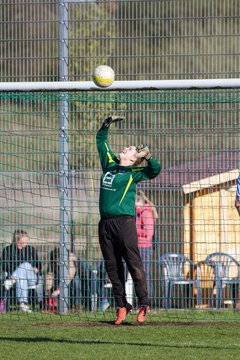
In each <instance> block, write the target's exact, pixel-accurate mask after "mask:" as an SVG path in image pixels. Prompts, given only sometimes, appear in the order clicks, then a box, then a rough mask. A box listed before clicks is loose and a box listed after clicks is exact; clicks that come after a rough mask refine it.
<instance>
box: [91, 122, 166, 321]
mask: <svg viewBox="0 0 240 360" xmlns="http://www.w3.org/2000/svg"><path fill="white" fill-rule="evenodd" d="M121 120H123V119H122V118H120V117H118V116H110V117H108V118H107V119H105V120H104V122H103V124H102V127H101V128H100V130H98V132H97V137H96V139H97V148H98V153H99V158H100V162H101V166H102V170H103V174H102V176H101V182H100V199H99V209H100V216H101V220H100V222H99V229H98V230H99V243H100V247H101V250H102V254H103V257H104V261H105V267H106V271H107V274H108V277H109V279H110V281H111V282H112V287H113V294H114V298H115V301H116V305H117V309H118V310H117V319H116V321H115V324H116V325H119V324H121V323H122V321H123V320H124V319H125V317H126V316H127V314H128V313H129V312H130V311H131V309H132V306H131V305H130V304H129V303H127V301H126V292H125V276H124V266H123V262H122V258H123V259H124V260H125V262H126V264H127V267H128V270H129V272H130V274H131V276H132V279H133V282H134V286H135V291H136V295H137V297H138V301H139V311H138V315H137V321H138V322H139V323H143V322H144V321H145V319H146V316H147V312H148V311H149V299H148V293H147V284H146V277H145V274H144V271H143V265H142V260H141V257H140V253H139V249H138V240H137V230H136V218H135V195H136V185H137V183H138V182H140V181H143V180H150V179H153V178H155V177H156V176H157V175H158V174H159V173H160V170H161V167H160V164H159V163H158V162H157V161H156V160H155V159H153V158H152V156H151V154H150V151H149V149H148V147H147V146H144V145H140V146H138V147H136V146H129V147H124V148H123V149H122V151H121V152H120V154H119V158H117V157H116V156H115V155H114V154H113V152H112V151H111V149H110V147H109V144H108V130H109V126H110V125H111V123H113V122H118V121H121ZM143 160H146V161H147V166H138V165H140V164H141V163H142V162H143Z"/></svg>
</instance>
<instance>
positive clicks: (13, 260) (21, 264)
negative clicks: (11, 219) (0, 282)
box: [2, 230, 43, 313]
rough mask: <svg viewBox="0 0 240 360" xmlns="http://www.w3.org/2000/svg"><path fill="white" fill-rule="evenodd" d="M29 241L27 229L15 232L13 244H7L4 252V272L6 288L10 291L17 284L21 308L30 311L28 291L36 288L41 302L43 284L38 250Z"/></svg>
mask: <svg viewBox="0 0 240 360" xmlns="http://www.w3.org/2000/svg"><path fill="white" fill-rule="evenodd" d="M28 241H29V238H28V235H27V232H26V231H25V230H16V231H15V232H14V234H13V240H12V244H11V245H9V246H6V247H5V248H4V249H3V252H2V272H3V274H4V273H5V274H6V277H7V279H6V280H5V282H4V287H5V290H6V291H8V290H10V289H11V288H12V287H13V286H14V285H16V298H17V302H18V303H19V304H20V310H22V311H25V312H28V313H30V312H32V310H31V309H30V307H29V305H28V291H29V290H30V289H35V290H36V292H37V296H38V302H39V303H40V302H42V300H43V285H42V278H41V263H40V261H39V260H38V253H37V250H36V249H35V248H34V247H33V246H30V245H28Z"/></svg>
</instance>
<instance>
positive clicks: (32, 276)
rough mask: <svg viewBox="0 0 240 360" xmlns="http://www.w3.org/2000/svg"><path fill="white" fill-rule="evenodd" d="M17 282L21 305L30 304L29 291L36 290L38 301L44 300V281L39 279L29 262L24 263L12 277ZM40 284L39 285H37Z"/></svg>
mask: <svg viewBox="0 0 240 360" xmlns="http://www.w3.org/2000/svg"><path fill="white" fill-rule="evenodd" d="M11 279H12V280H16V297H17V300H18V302H19V303H21V302H25V303H27V302H28V290H29V289H31V288H32V289H36V292H37V295H38V301H39V302H41V301H42V298H43V280H42V278H41V277H39V278H38V277H37V274H36V273H35V271H34V268H33V267H32V265H31V264H29V263H28V262H24V263H22V264H21V265H20V266H19V267H18V268H17V269H16V270H15V271H14V272H13V273H12V275H11ZM37 282H38V284H37Z"/></svg>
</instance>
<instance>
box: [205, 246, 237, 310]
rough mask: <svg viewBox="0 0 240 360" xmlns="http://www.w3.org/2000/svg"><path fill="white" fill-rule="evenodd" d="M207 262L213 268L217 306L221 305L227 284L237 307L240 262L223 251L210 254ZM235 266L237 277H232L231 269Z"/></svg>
mask: <svg viewBox="0 0 240 360" xmlns="http://www.w3.org/2000/svg"><path fill="white" fill-rule="evenodd" d="M205 263H206V264H207V265H208V266H211V267H212V269H213V275H214V286H215V288H216V308H218V309H219V308H220V307H221V304H222V300H223V289H224V287H225V285H229V286H230V290H231V300H232V301H233V306H234V308H235V307H236V300H237V294H238V288H239V285H240V272H239V269H240V263H239V262H238V261H237V260H236V259H234V257H232V256H231V255H229V254H226V253H222V252H216V253H212V254H210V255H208V256H207V258H206V260H205ZM234 268H235V270H237V277H232V275H231V269H234ZM212 304H213V299H211V306H212Z"/></svg>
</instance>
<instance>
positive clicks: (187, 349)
mask: <svg viewBox="0 0 240 360" xmlns="http://www.w3.org/2000/svg"><path fill="white" fill-rule="evenodd" d="M174 314H175V320H174V317H173V319H171V317H169V316H168V315H167V314H163V316H162V318H161V317H159V315H158V316H156V315H151V316H150V317H149V319H148V321H147V322H146V324H144V325H137V324H136V322H135V315H132V316H130V317H129V318H128V319H127V322H126V323H124V324H123V325H121V326H118V327H116V326H114V325H113V318H114V315H113V314H108V315H101V314H99V315H92V314H89V315H88V316H86V314H85V315H84V316H82V318H81V317H79V316H71V317H70V316H59V315H51V316H50V315H48V314H46V315H42V314H37V315H34V314H32V315H25V314H23V315H19V314H10V315H9V314H7V315H4V316H2V318H1V320H0V321H1V326H0V358H1V359H7V360H8V359H14V360H21V359H24V360H26V359H31V360H34V359H54V360H55V359H56V360H60V359H66V360H67V359H94V360H95V359H96V360H102V359H104V360H106V359H113V360H117V359H184V360H186V359H211V360H214V359H224V360H225V359H235V360H236V359H238V358H239V357H240V341H239V338H240V318H239V315H238V314H236V318H235V320H232V321H227V320H223V317H222V314H220V313H219V314H217V313H214V314H213V313H209V314H207V315H206V313H205V320H194V318H195V319H196V316H194V315H191V316H188V318H187V317H186V313H184V314H183V313H179V314H177V313H176V312H175V313H174ZM229 314H230V313H229ZM229 314H228V316H226V314H225V315H224V316H225V318H226V319H229V318H230V317H231V316H229ZM217 315H219V316H220V315H221V319H222V320H217ZM202 316H203V315H202ZM184 319H185V320H184Z"/></svg>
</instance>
